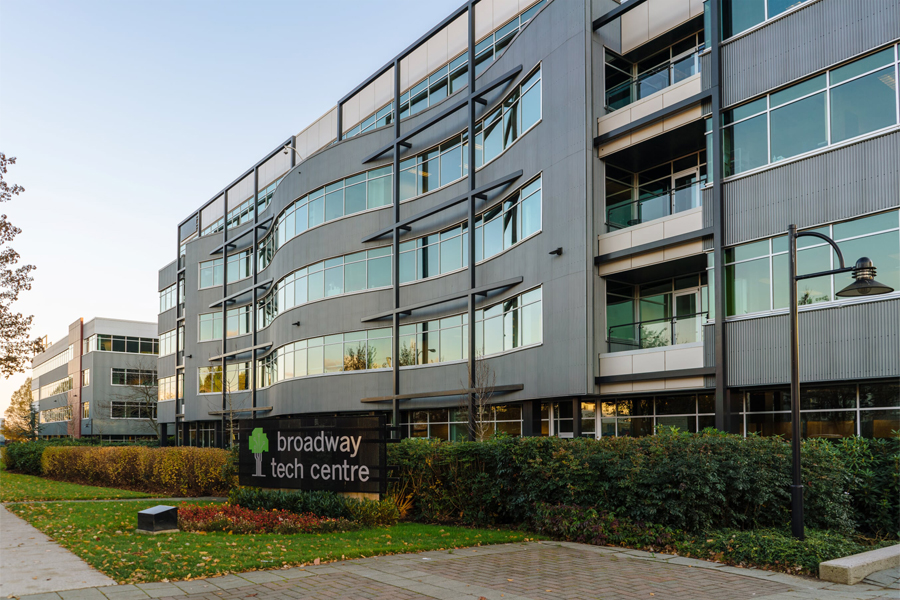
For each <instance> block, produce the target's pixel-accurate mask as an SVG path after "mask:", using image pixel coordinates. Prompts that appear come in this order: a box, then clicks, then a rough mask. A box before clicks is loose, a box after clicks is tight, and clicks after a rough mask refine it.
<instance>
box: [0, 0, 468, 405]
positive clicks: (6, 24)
mask: <svg viewBox="0 0 900 600" xmlns="http://www.w3.org/2000/svg"><path fill="white" fill-rule="evenodd" d="M460 4H462V0H427V1H421V0H419V1H415V0H392V1H387V0H379V1H363V0H341V1H339V2H313V1H311V0H298V1H293V2H287V1H281V0H277V1H276V0H266V1H257V2H246V1H244V2H237V1H232V0H228V1H212V0H182V1H178V2H175V1H170V0H142V1H138V0H114V1H113V0H111V1H106V2H96V1H84V0H80V1H78V2H71V1H66V2H62V1H58V2H51V1H43V0H27V1H15V0H0V150H2V151H3V152H5V153H6V154H7V156H16V157H18V159H19V160H18V164H17V165H15V166H13V167H12V168H11V170H10V172H9V173H8V174H7V177H8V180H9V181H10V182H14V183H19V184H21V185H23V186H25V189H26V191H25V193H24V194H23V195H21V196H19V197H18V198H16V199H15V200H13V201H12V202H11V203H7V204H6V205H4V206H2V207H0V211H2V212H4V213H6V214H7V215H8V216H9V218H10V220H11V221H12V222H13V223H14V224H15V225H18V226H19V227H21V228H22V229H23V233H21V234H20V235H19V236H18V237H17V238H16V240H15V242H14V243H13V244H12V246H13V247H14V248H15V249H16V250H18V251H19V253H20V254H21V255H22V258H23V260H24V261H26V262H28V263H31V264H34V265H36V266H37V267H38V269H37V271H36V272H35V282H34V287H33V289H32V290H31V291H30V292H26V293H25V294H23V295H22V296H21V297H20V301H19V302H18V304H17V305H16V309H17V310H18V311H20V312H22V313H24V314H33V315H34V316H35V319H34V334H35V335H44V334H47V335H49V336H50V337H51V338H52V339H53V340H56V339H59V338H61V337H63V336H64V335H65V334H66V332H67V327H68V325H69V324H70V323H71V322H73V321H74V320H76V319H77V318H78V317H84V319H85V320H88V319H90V318H92V317H94V316H104V317H112V318H126V319H139V320H146V321H156V314H157V310H158V306H159V304H158V302H159V298H158V294H157V270H158V269H159V268H160V267H162V266H164V265H165V264H166V263H168V262H170V261H171V260H172V259H173V258H174V248H175V228H176V226H177V224H178V222H179V221H180V220H181V219H183V218H184V217H186V216H187V215H188V214H190V212H191V211H192V210H193V209H195V208H197V207H198V206H199V205H200V204H201V203H202V202H205V201H206V200H208V199H210V198H211V197H212V196H213V195H214V194H215V193H216V192H218V191H219V190H220V189H221V188H222V187H224V186H225V185H226V184H228V183H229V182H230V181H231V180H232V179H234V178H235V177H237V176H238V175H240V174H241V173H242V172H243V171H244V170H245V169H247V168H249V167H250V166H252V164H253V163H254V162H256V161H257V160H258V159H259V158H261V157H262V156H263V155H265V154H266V153H267V152H268V151H270V150H271V149H272V148H274V147H275V146H276V145H277V144H279V143H281V142H282V141H283V140H284V139H285V138H287V137H288V136H289V135H292V134H296V133H298V132H299V131H300V130H302V129H303V128H304V127H306V126H307V125H308V124H310V123H312V122H313V121H314V120H315V119H317V118H318V117H319V116H321V115H322V114H324V113H325V112H327V111H328V110H329V109H330V108H331V107H332V106H334V104H335V103H336V101H337V99H338V98H340V97H341V96H343V95H344V94H346V93H347V92H349V91H350V90H351V89H353V88H354V87H355V86H356V85H357V84H358V83H359V82H361V81H362V80H363V79H365V78H366V77H367V76H368V75H370V74H371V73H372V72H373V71H375V69H377V68H378V67H380V66H381V65H382V64H384V63H385V62H387V61H388V60H390V59H391V58H393V56H394V55H395V54H397V53H398V52H400V51H401V50H402V49H403V48H405V47H406V46H408V45H409V44H411V43H412V42H413V41H415V40H416V39H417V38H418V37H419V36H421V35H422V34H423V33H425V32H426V31H428V30H429V29H430V28H431V27H432V26H433V25H435V24H436V23H438V22H439V21H440V20H441V19H442V18H443V17H445V16H446V15H447V14H449V13H450V12H451V11H452V10H453V9H454V8H456V7H457V6H459V5H460ZM24 379H25V375H24V374H23V375H20V376H17V377H13V378H11V379H9V380H2V379H0V414H2V411H3V410H5V409H6V406H7V405H8V402H9V396H10V394H11V393H12V392H13V391H14V390H15V389H16V388H18V387H19V386H20V385H21V384H22V382H23V380H24Z"/></svg>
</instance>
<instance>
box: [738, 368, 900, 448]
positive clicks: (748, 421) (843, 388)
mask: <svg viewBox="0 0 900 600" xmlns="http://www.w3.org/2000/svg"><path fill="white" fill-rule="evenodd" d="M790 409H791V399H790V392H789V391H788V390H786V389H772V390H754V391H752V392H747V393H746V394H744V398H743V410H742V411H741V418H742V431H743V433H744V434H745V435H746V434H748V433H750V434H753V433H755V434H758V435H767V436H769V435H780V436H783V437H785V438H786V439H790V438H791V413H790ZM800 423H801V429H800V431H801V435H802V436H803V437H807V438H813V437H817V438H826V439H836V438H843V437H849V436H853V435H860V436H862V437H867V438H889V437H892V436H893V433H892V432H893V431H896V430H900V384H898V383H897V382H896V381H890V382H868V383H859V384H857V383H845V382H843V383H840V384H835V385H829V386H827V387H817V386H803V387H801V388H800Z"/></svg>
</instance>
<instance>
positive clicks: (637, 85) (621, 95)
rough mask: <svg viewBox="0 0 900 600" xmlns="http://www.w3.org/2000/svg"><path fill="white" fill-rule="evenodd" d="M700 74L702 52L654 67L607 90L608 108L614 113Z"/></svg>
mask: <svg viewBox="0 0 900 600" xmlns="http://www.w3.org/2000/svg"><path fill="white" fill-rule="evenodd" d="M699 72H700V52H699V50H698V51H695V52H693V53H691V54H688V55H687V56H682V57H679V58H676V59H673V60H672V61H670V62H668V63H666V64H662V65H659V66H658V67H654V68H652V69H650V70H649V71H646V72H644V73H641V74H640V75H637V76H636V77H632V78H631V79H630V80H629V81H624V82H622V83H620V84H618V85H617V86H615V87H612V88H610V89H608V90H606V108H607V110H609V111H614V110H617V109H620V108H622V107H625V106H628V105H629V104H631V103H632V102H637V101H638V100H641V99H642V98H646V97H647V96H649V95H651V94H655V93H656V92H658V91H660V90H663V89H665V88H667V87H669V86H671V85H675V84H676V83H678V82H679V81H682V80H684V79H687V78H688V77H690V76H692V75H696V74H697V73H699Z"/></svg>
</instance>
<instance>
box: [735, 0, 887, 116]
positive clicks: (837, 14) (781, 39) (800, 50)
mask: <svg viewBox="0 0 900 600" xmlns="http://www.w3.org/2000/svg"><path fill="white" fill-rule="evenodd" d="M897 38H900V4H898V2H897V0H819V1H818V2H812V3H810V4H809V5H808V6H805V7H804V8H802V9H800V10H798V11H796V12H794V13H792V14H789V15H787V16H785V17H784V18H781V19H778V20H775V21H772V22H771V23H770V24H768V25H766V26H764V27H761V28H760V29H757V30H756V31H754V32H752V33H750V34H748V35H745V36H744V37H742V38H738V39H736V40H734V41H733V42H730V43H727V44H725V45H724V46H722V72H723V73H727V75H726V76H725V77H724V78H723V81H722V84H721V85H722V103H723V106H730V105H732V104H736V103H738V102H742V101H744V100H747V99H749V98H752V97H754V96H757V95H759V94H761V93H763V92H766V91H768V90H771V89H773V88H776V87H779V86H782V85H785V84H787V83H790V82H791V81H794V80H795V79H799V78H801V77H805V76H807V75H809V74H810V73H815V72H817V71H820V70H822V69H824V68H826V67H830V66H831V65H834V64H836V63H839V62H841V61H843V60H846V59H848V58H851V57H853V56H856V55H857V54H860V53H863V52H865V51H867V50H871V49H873V48H877V47H879V46H881V45H884V44H887V43H888V42H891V41H893V40H896V39H897Z"/></svg>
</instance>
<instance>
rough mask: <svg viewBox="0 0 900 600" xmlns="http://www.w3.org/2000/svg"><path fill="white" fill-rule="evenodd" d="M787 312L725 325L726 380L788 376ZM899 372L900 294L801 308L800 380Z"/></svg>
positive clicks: (746, 382)
mask: <svg viewBox="0 0 900 600" xmlns="http://www.w3.org/2000/svg"><path fill="white" fill-rule="evenodd" d="M789 327H790V325H789V318H788V315H786V314H782V315H775V316H771V317H763V318H760V319H747V320H744V321H732V322H729V323H726V325H725V333H726V336H725V345H726V349H727V352H728V374H727V377H728V385H729V386H750V385H765V384H771V383H787V382H789V380H790V357H789V355H788V346H789V341H788V340H789V338H790V329H789ZM898 376H900V299H896V298H895V299H889V300H883V301H879V302H866V303H863V304H851V305H847V306H843V307H838V308H828V309H822V310H811V311H806V312H802V313H800V380H801V381H837V380H854V379H877V378H890V377H898Z"/></svg>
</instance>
